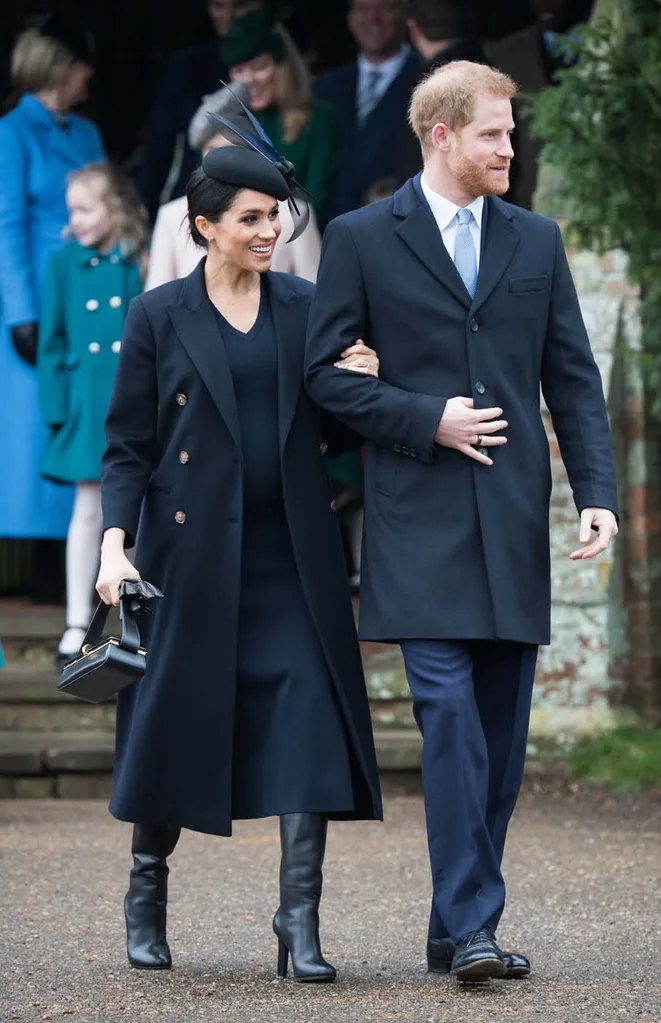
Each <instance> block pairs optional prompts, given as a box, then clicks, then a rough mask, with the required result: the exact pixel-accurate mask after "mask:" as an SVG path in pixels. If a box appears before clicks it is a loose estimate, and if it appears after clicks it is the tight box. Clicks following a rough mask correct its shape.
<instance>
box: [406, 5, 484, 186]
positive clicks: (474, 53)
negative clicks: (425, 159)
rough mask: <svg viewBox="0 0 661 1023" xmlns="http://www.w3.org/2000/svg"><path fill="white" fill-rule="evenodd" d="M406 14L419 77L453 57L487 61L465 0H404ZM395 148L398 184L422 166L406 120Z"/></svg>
mask: <svg viewBox="0 0 661 1023" xmlns="http://www.w3.org/2000/svg"><path fill="white" fill-rule="evenodd" d="M406 14H407V24H408V29H409V36H410V39H411V43H412V44H413V46H414V48H415V50H416V51H417V53H418V54H419V56H420V59H421V61H422V67H421V69H420V78H423V77H424V76H425V75H428V74H429V72H430V71H433V70H434V68H437V67H441V66H442V65H443V64H449V63H450V61H452V60H472V61H474V62H475V63H476V64H488V63H489V60H488V58H487V56H486V54H485V52H484V50H483V49H482V44H481V42H480V40H479V37H478V34H477V22H476V20H475V15H474V14H473V11H472V10H471V8H470V7H468V6H467V4H466V0H407V3H406ZM398 150H399V151H398V159H397V174H396V181H397V186H398V187H399V186H400V185H402V184H404V182H405V181H407V180H408V178H412V177H413V176H414V174H417V173H418V171H420V170H422V152H421V150H420V143H419V142H418V139H417V138H416V135H415V132H414V131H413V130H412V128H411V127H410V125H409V124H408V123H407V124H406V125H405V126H404V128H403V131H402V136H401V139H400V144H399V147H398Z"/></svg>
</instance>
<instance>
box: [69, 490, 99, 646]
mask: <svg viewBox="0 0 661 1023" xmlns="http://www.w3.org/2000/svg"><path fill="white" fill-rule="evenodd" d="M101 522H102V520H101V485H100V484H99V483H78V484H77V485H76V497H75V500H74V505H73V514H72V516H71V522H70V523H69V532H68V534H67V630H66V632H65V633H64V635H63V636H62V640H61V641H60V651H61V652H62V653H75V652H76V651H77V649H78V648H79V647H80V643H81V642H82V634H84V632H85V630H86V629H87V626H88V625H89V622H90V619H91V617H92V611H93V606H94V605H93V594H94V584H95V582H96V577H97V575H98V571H99V552H100V548H101ZM81 630H82V634H81ZM68 648H72V649H68Z"/></svg>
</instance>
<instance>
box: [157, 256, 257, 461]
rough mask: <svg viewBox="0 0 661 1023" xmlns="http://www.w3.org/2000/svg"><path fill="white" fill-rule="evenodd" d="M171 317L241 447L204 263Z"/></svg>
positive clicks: (188, 282)
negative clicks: (205, 284)
mask: <svg viewBox="0 0 661 1023" xmlns="http://www.w3.org/2000/svg"><path fill="white" fill-rule="evenodd" d="M168 314H169V316H170V320H171V321H172V325H173V327H174V329H175V331H176V332H177V337H178V338H179V340H180V342H181V344H182V345H183V347H184V348H185V350H186V352H187V353H188V355H189V357H190V359H191V362H192V363H193V365H194V366H195V368H196V369H197V371H198V373H199V374H200V376H201V377H202V380H203V381H204V384H205V386H206V388H207V390H208V392H209V394H210V395H211V397H212V398H213V401H214V403H215V405H216V407H217V409H218V411H219V412H220V414H221V416H222V417H223V419H224V421H225V424H226V426H227V428H228V430H229V432H230V433H231V435H232V438H233V440H234V443H235V444H236V446H237V447H238V448H240V447H241V430H240V426H239V414H238V411H237V407H236V398H235V395H234V383H233V381H232V372H231V370H230V365H229V362H228V359H227V353H226V351H225V345H224V343H223V339H222V337H221V334H220V331H219V329H218V324H217V322H216V318H215V316H214V312H213V309H212V307H211V303H210V302H209V300H208V298H207V293H206V288H205V286H204V260H202V261H201V262H200V264H199V265H198V266H197V267H196V268H195V270H193V272H192V274H190V275H189V276H188V277H187V278H186V280H185V281H184V285H183V287H182V290H181V299H180V301H179V303H177V304H176V305H172V306H169V307H168Z"/></svg>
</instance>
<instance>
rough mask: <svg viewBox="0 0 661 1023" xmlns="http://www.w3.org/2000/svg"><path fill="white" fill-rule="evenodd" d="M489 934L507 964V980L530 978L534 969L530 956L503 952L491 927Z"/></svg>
mask: <svg viewBox="0 0 661 1023" xmlns="http://www.w3.org/2000/svg"><path fill="white" fill-rule="evenodd" d="M489 932H490V934H491V936H492V937H493V940H494V942H495V943H496V948H497V949H498V952H499V953H500V956H501V958H502V960H503V962H504V963H505V979H506V980H521V978H522V977H529V976H530V971H531V969H532V967H531V965H530V960H529V959H528V956H524V955H523V954H522V953H521V952H503V950H502V948H500V947H499V946H498V943H497V942H496V935H495V932H494V931H493V930H492V928H491V927H489Z"/></svg>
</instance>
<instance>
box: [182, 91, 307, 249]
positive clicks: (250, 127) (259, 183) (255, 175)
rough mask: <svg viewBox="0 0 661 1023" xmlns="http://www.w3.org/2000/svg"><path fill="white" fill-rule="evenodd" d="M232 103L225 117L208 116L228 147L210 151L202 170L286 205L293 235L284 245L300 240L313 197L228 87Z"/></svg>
mask: <svg viewBox="0 0 661 1023" xmlns="http://www.w3.org/2000/svg"><path fill="white" fill-rule="evenodd" d="M227 88H228V90H229V92H230V93H231V95H232V97H233V100H234V101H235V102H234V105H233V107H231V108H229V109H226V112H225V113H224V114H218V113H211V112H209V113H207V117H208V118H209V120H210V121H211V122H212V124H213V125H214V127H215V128H216V129H217V130H218V131H219V132H220V133H221V134H223V135H224V136H225V138H226V139H227V141H228V142H230V143H231V145H229V146H223V147H222V148H221V149H213V150H212V151H211V152H210V153H207V155H206V156H205V157H204V159H203V160H202V169H203V171H204V173H205V174H206V175H208V177H210V178H214V179H215V180H216V181H222V182H225V183H226V184H229V185H236V186H238V187H240V188H253V189H255V191H257V192H264V194H265V195H272V196H274V197H275V198H276V199H279V200H280V201H281V202H284V201H285V200H286V201H287V204H288V206H289V211H290V213H291V215H292V219H293V221H294V231H293V233H292V236H291V238H288V239H287V241H289V242H293V241H295V240H296V238H299V237H300V236H301V235H302V234H303V231H304V230H305V228H306V227H307V225H308V222H309V220H310V207H309V204H308V202H307V199H306V196H307V197H308V198H310V199H312V198H313V196H311V195H310V193H309V192H308V191H307V189H305V188H304V187H303V185H301V184H300V183H299V182H298V181H297V180H296V170H295V168H294V165H293V164H292V163H291V162H290V161H289V160H287V159H285V157H283V156H280V154H279V153H278V151H277V149H276V148H275V146H274V145H273V143H272V142H271V139H270V138H269V137H268V135H267V134H266V132H265V131H264V129H263V128H262V126H261V124H260V123H259V121H258V120H257V118H256V117H255V116H254V114H252V113H251V112H250V110H249V109H248V107H247V106H246V105H245V104H244V103H243V102H242V101H241V99H239V97H238V96H237V95H236V93H234V92H232V89H231V87H230V86H227Z"/></svg>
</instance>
